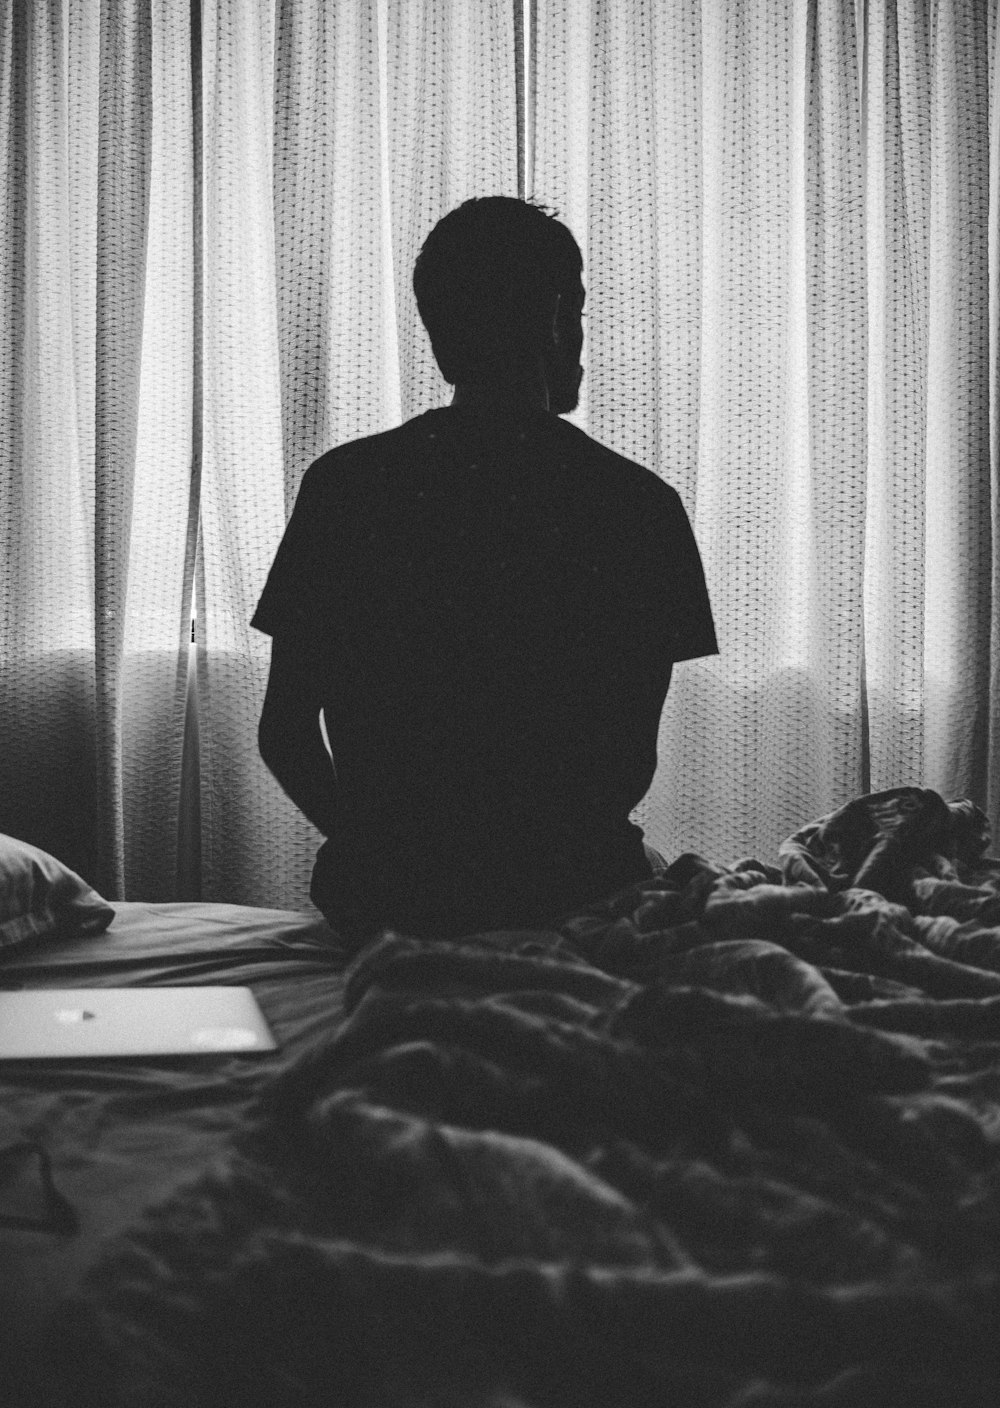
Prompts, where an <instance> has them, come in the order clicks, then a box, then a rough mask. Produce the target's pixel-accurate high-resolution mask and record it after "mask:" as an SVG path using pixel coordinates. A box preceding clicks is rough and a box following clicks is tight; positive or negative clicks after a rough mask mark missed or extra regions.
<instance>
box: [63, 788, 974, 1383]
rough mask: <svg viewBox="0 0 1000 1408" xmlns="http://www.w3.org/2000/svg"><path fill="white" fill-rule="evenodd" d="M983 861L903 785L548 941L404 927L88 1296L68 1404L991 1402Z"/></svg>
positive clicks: (76, 1336) (73, 1309)
mask: <svg viewBox="0 0 1000 1408" xmlns="http://www.w3.org/2000/svg"><path fill="white" fill-rule="evenodd" d="M988 846H989V832H988V827H987V824H986V819H985V817H984V816H983V814H982V813H981V812H980V811H979V810H978V809H977V808H975V807H974V806H973V805H972V804H971V803H969V802H964V801H961V802H953V803H950V804H949V803H945V802H944V801H943V800H942V799H941V798H940V797H939V796H938V795H937V794H936V793H934V792H931V791H927V790H923V789H918V788H899V789H894V790H892V791H890V792H883V793H880V794H877V795H874V796H869V797H862V798H858V799H856V800H855V801H853V802H851V803H850V804H849V805H848V806H845V807H843V808H841V809H840V810H839V811H837V812H835V813H834V814H833V815H831V816H829V817H826V818H824V819H822V820H821V821H818V822H815V823H813V824H811V825H809V826H806V827H804V828H803V829H802V830H801V831H799V832H798V833H797V834H796V835H795V836H793V837H791V838H790V839H789V840H788V841H787V842H785V843H784V845H783V846H782V847H781V849H780V852H779V856H778V858H777V859H778V863H777V865H772V864H764V863H761V862H758V861H757V860H754V859H748V860H742V861H739V862H738V863H736V864H734V865H717V864H712V863H709V862H708V861H706V860H704V859H702V858H701V857H700V856H697V855H692V854H688V855H684V856H681V857H680V858H679V859H678V860H677V861H675V862H674V864H673V865H671V866H670V867H669V868H668V869H667V871H666V872H665V873H664V874H663V875H661V876H658V877H656V878H655V879H654V880H651V881H647V882H644V883H641V884H639V885H636V886H633V887H631V888H630V889H628V890H627V891H624V892H622V893H620V894H618V895H616V896H613V897H612V898H610V899H609V900H608V901H607V902H606V903H604V904H602V905H599V906H595V907H593V908H592V909H591V910H589V911H588V912H586V913H584V914H581V915H578V916H574V918H573V919H571V920H570V921H568V922H567V923H566V924H565V925H563V926H562V928H561V929H560V931H559V932H558V933H557V932H552V933H535V932H520V931H519V932H505V933H490V934H480V935H470V936H468V937H466V938H464V939H460V940H456V941H454V942H448V943H444V942H433V943H431V942H422V941H420V940H418V939H415V938H411V937H408V936H405V935H398V934H391V933H390V934H385V935H383V936H381V937H380V938H379V939H378V940H377V941H376V942H375V943H373V944H372V945H371V946H369V947H368V948H367V949H366V950H364V951H363V952H362V953H361V954H360V955H359V956H358V958H357V959H356V961H355V962H354V964H353V966H352V970H351V972H350V975H349V979H348V983H347V988H346V1007H347V1017H346V1021H344V1022H343V1023H342V1024H341V1025H340V1026H339V1027H337V1028H336V1029H331V1032H330V1034H329V1035H327V1036H324V1037H323V1038H322V1039H320V1040H318V1041H317V1043H316V1044H315V1045H314V1046H313V1047H312V1049H310V1050H309V1051H308V1052H307V1053H306V1054H305V1055H304V1056H303V1058H302V1059H301V1060H300V1061H298V1063H297V1064H296V1065H294V1066H293V1067H292V1068H291V1069H290V1070H289V1071H288V1072H286V1073H285V1074H284V1075H283V1076H282V1077H281V1078H280V1079H278V1080H277V1081H276V1082H274V1083H273V1084H272V1085H270V1086H268V1087H267V1088H266V1089H265V1090H264V1091H263V1093H262V1095H261V1097H260V1100H259V1102H258V1105H257V1107H256V1111H255V1118H254V1122H253V1124H252V1126H251V1127H250V1128H248V1130H247V1131H246V1133H245V1136H244V1137H243V1138H242V1139H241V1140H240V1143H239V1147H234V1148H233V1149H232V1151H231V1153H230V1155H229V1157H228V1158H226V1159H225V1160H224V1161H223V1162H222V1163H220V1165H219V1166H218V1167H216V1168H214V1169H212V1170H210V1171H208V1172H205V1173H202V1174H201V1175H200V1176H199V1177H198V1178H197V1179H195V1180H193V1181H192V1182H191V1184H190V1185H189V1186H188V1187H186V1188H185V1189H184V1190H183V1191H182V1192H181V1193H180V1194H179V1195H177V1196H175V1197H174V1198H172V1199H171V1200H170V1202H168V1203H165V1204H163V1205H161V1206H159V1207H155V1208H151V1209H150V1210H149V1212H148V1214H147V1216H146V1217H145V1219H144V1220H143V1222H142V1223H141V1225H139V1226H137V1227H136V1228H135V1229H134V1230H133V1231H132V1233H131V1234H130V1235H129V1237H128V1238H127V1239H126V1240H125V1241H124V1242H122V1243H119V1244H117V1245H116V1246H114V1247H112V1248H109V1251H108V1255H107V1257H106V1259H105V1261H104V1263H103V1264H102V1266H101V1267H100V1268H99V1269H98V1271H97V1272H96V1273H95V1274H94V1276H93V1277H92V1280H91V1284H90V1287H89V1290H88V1294H87V1296H86V1297H85V1298H82V1299H80V1300H78V1301H76V1302H73V1303H70V1304H67V1305H65V1306H63V1307H62V1308H61V1310H60V1312H59V1314H58V1316H57V1319H56V1323H55V1326H54V1340H53V1342H54V1344H57V1345H58V1355H57V1359H58V1361H59V1362H60V1363H61V1364H64V1365H65V1368H64V1369H63V1370H61V1372H62V1374H63V1381H64V1383H65V1385H66V1389H65V1392H66V1399H67V1401H69V1399H70V1398H72V1401H73V1402H74V1403H75V1404H77V1405H80V1404H86V1403H91V1402H92V1403H94V1404H98V1403H99V1404H101V1405H107V1408H151V1406H152V1405H155V1406H156V1408H175V1405H176V1408H181V1405H183V1406H184V1408H199V1406H200V1405H204V1408H227V1406H228V1405H230V1404H231V1405H234V1408H235V1405H236V1404H240V1405H244V1404H247V1403H253V1404H255V1405H256V1404H261V1405H274V1408H283V1405H289V1408H298V1406H299V1405H314V1404H315V1405H319V1404H323V1405H334V1404H344V1405H350V1408H366V1405H452V1404H454V1405H491V1408H501V1405H506V1406H507V1408H531V1406H532V1405H564V1404H565V1405H567V1408H568V1406H569V1405H573V1408H584V1406H585V1405H594V1408H616V1405H622V1408H625V1405H629V1406H630V1408H631V1406H632V1405H637V1404H644V1403H653V1404H663V1405H668V1404H669V1405H674V1404H676V1405H681V1408H765V1406H766V1408H777V1405H803V1408H805V1405H810V1406H811V1405H816V1408H820V1405H822V1408H834V1406H836V1408H848V1406H849V1408H861V1406H862V1405H872V1408H875V1405H879V1408H885V1405H889V1408H892V1405H899V1408H902V1405H906V1408H918V1405H928V1406H929V1405H931V1404H934V1405H943V1404H947V1405H955V1406H956V1408H961V1405H970V1408H995V1406H996V1404H997V1403H998V1402H1000V860H997V859H994V858H991V857H989V856H988V855H987V854H986V852H987V850H988ZM88 1394H89V1395H90V1396H89V1397H88V1396H87V1395H88Z"/></svg>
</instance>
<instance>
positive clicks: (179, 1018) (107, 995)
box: [0, 986, 277, 1060]
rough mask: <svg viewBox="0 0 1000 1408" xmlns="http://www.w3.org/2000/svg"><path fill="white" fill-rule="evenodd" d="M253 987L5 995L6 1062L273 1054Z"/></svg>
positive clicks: (0, 1021) (1, 1023)
mask: <svg viewBox="0 0 1000 1408" xmlns="http://www.w3.org/2000/svg"><path fill="white" fill-rule="evenodd" d="M276 1047H277V1043H276V1042H275V1040H274V1037H273V1036H272V1034H271V1031H270V1028H269V1027H268V1025H267V1022H266V1020H265V1018H264V1014H263V1013H262V1012H261V1010H260V1008H259V1007H258V1005H257V1000H256V998H255V997H254V995H253V993H252V992H251V991H250V989H249V988H247V987H212V986H208V987H156V988H33V989H22V990H18V991H13V992H0V1060H18V1059H26V1058H37V1057H50V1056H52V1057H55V1056H75V1057H81V1056H174V1055H187V1056H193V1055H204V1054H205V1053H206V1052H213V1051H215V1052H218V1051H245V1052H252V1051H274V1050H275V1049H276Z"/></svg>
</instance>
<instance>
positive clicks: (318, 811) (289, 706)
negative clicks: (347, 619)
mask: <svg viewBox="0 0 1000 1408" xmlns="http://www.w3.org/2000/svg"><path fill="white" fill-rule="evenodd" d="M320 708H321V701H320V696H319V689H318V685H317V676H316V672H315V670H314V668H313V667H312V664H311V662H310V660H309V658H308V656H307V655H304V654H302V653H301V652H300V651H298V650H296V649H294V648H293V646H292V643H291V642H290V641H288V639H287V638H282V637H281V636H280V635H279V636H276V637H275V638H274V640H273V641H272V643H271V669H270V673H269V675H268V679H267V693H266V694H265V696H264V707H263V709H262V710H261V715H260V724H259V726H258V729H257V743H258V746H259V748H260V755H261V757H262V758H263V759H264V762H265V763H266V765H267V767H268V769H269V771H270V772H271V773H272V774H273V776H274V777H275V778H276V779H277V781H278V783H279V784H280V786H281V788H282V790H283V791H284V792H285V793H286V794H287V795H288V796H289V797H290V798H291V800H292V801H293V802H294V803H295V805H296V806H297V807H298V809H299V811H301V812H303V813H304V815H305V816H306V817H307V818H308V820H309V821H311V822H312V824H313V826H315V827H316V829H317V830H318V831H321V832H322V833H323V835H324V836H329V835H331V833H332V832H333V829H334V825H335V823H336V819H337V810H338V806H337V784H336V778H335V775H334V770H333V767H332V765H331V762H330V755H329V754H328V753H327V751H326V745H325V744H324V742H323V735H322V733H321V732H320V724H319V714H320Z"/></svg>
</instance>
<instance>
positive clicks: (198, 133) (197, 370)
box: [174, 0, 205, 900]
mask: <svg viewBox="0 0 1000 1408" xmlns="http://www.w3.org/2000/svg"><path fill="white" fill-rule="evenodd" d="M189 13H190V43H191V53H190V68H191V184H192V191H191V255H192V289H191V296H192V309H191V338H192V348H191V481H190V486H189V490H188V494H189V497H188V522H187V541H186V543H185V547H184V587H183V596H182V618H181V622H182V628H183V629H184V631H185V639H186V645H187V649H186V650H185V651H184V654H183V657H182V659H183V661H184V664H183V666H182V668H183V669H184V673H185V676H186V679H185V690H184V695H183V698H184V723H183V731H184V732H183V744H182V748H181V777H180V792H179V796H178V801H177V861H176V870H175V882H174V883H175V890H176V896H177V898H178V899H180V900H200V899H201V897H202V866H201V748H200V736H199V727H198V669H197V667H198V649H197V643H196V642H197V616H198V606H199V601H198V597H199V596H200V592H199V590H198V586H197V585H196V580H197V581H198V582H199V583H200V582H202V580H203V576H202V574H199V572H198V565H199V554H200V551H201V468H202V446H203V433H202V431H203V421H204V369H203V360H202V330H203V310H204V293H205V288H204V275H203V267H202V266H203V258H204V203H203V193H202V149H203V141H204V136H203V122H202V55H201V42H202V13H201V0H190V12H189ZM200 604H201V606H202V610H201V622H202V632H203V633H204V629H205V611H204V603H203V602H201V603H200Z"/></svg>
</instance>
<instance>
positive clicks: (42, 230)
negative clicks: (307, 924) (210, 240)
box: [0, 0, 192, 899]
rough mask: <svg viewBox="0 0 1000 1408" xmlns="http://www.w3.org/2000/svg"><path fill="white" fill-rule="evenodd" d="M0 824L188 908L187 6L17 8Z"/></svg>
mask: <svg viewBox="0 0 1000 1408" xmlns="http://www.w3.org/2000/svg"><path fill="white" fill-rule="evenodd" d="M5 13H6V15H7V19H6V22H5V26H4V28H3V29H2V30H0V36H2V45H3V47H2V55H3V57H2V59H0V64H2V70H0V71H2V72H3V73H4V74H6V75H9V76H10V82H9V85H8V84H6V83H5V85H4V89H3V119H2V122H3V126H2V129H0V130H2V137H3V147H4V160H5V162H6V168H7V172H8V182H7V185H6V191H7V192H8V193H9V195H8V199H10V201H11V202H12V206H13V209H12V215H13V218H12V219H11V220H10V221H6V220H5V221H4V228H3V232H2V235H0V239H2V241H3V250H4V254H3V260H4V266H3V267H4V287H5V294H7V297H8V298H9V299H10V303H9V305H8V306H9V307H10V309H11V314H12V316H11V318H10V319H9V321H8V320H5V325H4V329H3V334H2V336H3V344H2V347H3V353H2V367H0V376H2V381H0V396H2V399H3V403H4V410H3V413H2V424H3V432H2V434H3V441H2V453H3V470H4V473H3V481H4V495H5V499H4V503H3V506H2V507H3V529H4V532H5V536H6V542H5V555H4V565H5V575H4V582H3V598H4V621H3V625H4V631H3V638H2V641H0V671H2V680H0V726H2V732H3V737H4V749H3V754H2V776H0V829H3V830H5V831H10V832H13V833H14V834H17V835H21V836H24V837H25V838H26V839H28V840H31V841H35V842H36V843H37V844H40V845H42V846H43V847H44V848H46V849H49V850H51V851H53V852H55V853H56V854H57V855H59V856H60V858H61V859H63V860H64V861H66V862H67V863H68V864H71V865H74V866H75V868H77V869H79V870H80V871H81V873H83V874H85V875H86V876H87V878H88V879H90V880H91V882H92V883H94V884H96V885H97V886H98V888H99V889H100V890H101V891H102V892H103V893H104V894H106V895H108V896H109V897H111V898H123V897H126V896H132V895H142V896H143V897H144V898H148V899H167V898H171V897H173V895H174V893H175V886H176V872H177V817H178V805H179V796H180V758H181V752H182V746H183V731H184V685H185V671H186V663H187V655H186V652H187V649H188V643H187V636H188V635H189V633H190V617H189V616H188V617H187V619H185V590H184V568H183V563H184V557H185V551H186V543H187V538H188V517H189V505H190V497H191V463H190V441H191V403H190V366H191V277H192V275H191V245H190V204H191V120H190V76H189V65H188V48H189V37H188V24H187V20H188V12H187V8H186V6H178V5H176V4H174V3H170V2H169V0H103V3H102V4H101V5H97V6H95V5H93V4H91V3H88V0H64V3H58V2H57V0H33V3H31V4H25V5H15V6H14V7H13V9H12V10H11V9H10V8H8V9H7V11H6V12H5Z"/></svg>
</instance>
